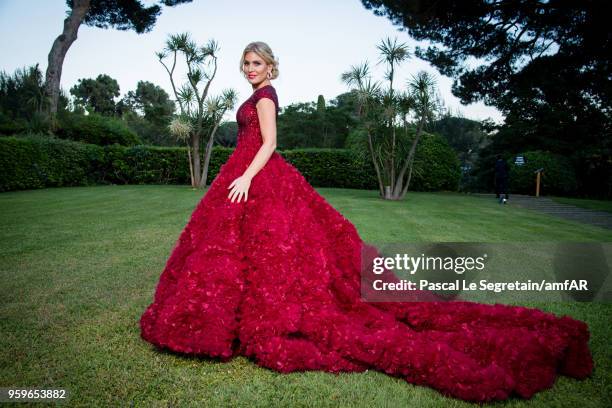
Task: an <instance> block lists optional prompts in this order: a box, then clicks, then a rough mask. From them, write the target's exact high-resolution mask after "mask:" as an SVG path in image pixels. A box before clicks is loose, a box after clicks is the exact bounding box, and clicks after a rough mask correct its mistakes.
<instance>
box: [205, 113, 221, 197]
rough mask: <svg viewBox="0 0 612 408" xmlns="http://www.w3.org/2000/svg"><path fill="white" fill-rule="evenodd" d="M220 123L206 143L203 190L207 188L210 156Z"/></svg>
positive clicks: (216, 125)
mask: <svg viewBox="0 0 612 408" xmlns="http://www.w3.org/2000/svg"><path fill="white" fill-rule="evenodd" d="M221 117H223V114H221V116H220V118H221ZM220 122H221V119H219V121H218V122H217V123H216V124H215V127H214V129H213V130H212V132H210V137H209V138H208V143H206V150H205V151H204V167H203V168H202V177H201V179H200V186H201V187H202V188H206V179H207V178H208V163H210V156H211V155H212V148H213V144H214V142H215V133H217V128H218V127H219V123H220Z"/></svg>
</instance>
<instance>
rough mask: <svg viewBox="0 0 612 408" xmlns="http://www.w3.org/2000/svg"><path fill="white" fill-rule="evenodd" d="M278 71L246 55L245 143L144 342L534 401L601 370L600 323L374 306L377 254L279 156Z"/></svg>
mask: <svg viewBox="0 0 612 408" xmlns="http://www.w3.org/2000/svg"><path fill="white" fill-rule="evenodd" d="M277 65H278V64H277V61H276V60H275V58H274V56H273V54H272V52H271V50H270V49H269V47H268V46H267V45H266V44H265V43H261V42H256V43H251V44H249V46H247V48H246V49H245V50H244V52H243V56H242V58H241V64H240V66H241V70H242V71H243V73H244V75H245V77H247V78H248V81H249V82H250V83H251V85H252V86H253V89H254V92H253V94H252V95H251V96H250V97H249V98H248V99H247V100H246V101H245V102H244V103H243V104H242V105H241V106H240V108H239V109H238V111H237V114H236V118H237V121H238V125H239V130H238V144H237V147H236V149H235V151H234V152H233V153H232V155H231V156H230V158H229V159H228V161H227V162H226V163H225V164H224V165H223V166H222V167H221V170H220V171H219V174H218V175H217V177H216V178H215V180H214V181H213V183H212V184H211V186H210V188H209V190H208V191H207V193H206V194H205V196H204V197H203V198H202V199H201V201H200V202H199V203H198V205H197V207H196V209H195V210H194V211H193V213H192V215H191V218H190V220H189V222H188V223H187V225H186V226H185V228H184V230H183V231H182V233H181V234H180V237H179V239H178V241H177V242H176V244H175V246H174V248H173V250H172V252H171V255H170V257H169V259H168V261H167V263H166V266H165V268H164V270H163V273H162V274H161V277H160V280H159V283H158V284H157V288H156V291H155V296H154V301H153V303H152V304H151V305H150V306H149V307H148V308H147V309H146V311H145V312H144V314H143V315H142V317H141V319H140V328H141V336H142V338H143V339H145V340H146V341H148V342H150V343H152V344H154V345H155V346H157V347H158V348H160V349H169V350H172V351H175V352H181V353H187V354H194V355H201V356H209V357H218V358H220V359H222V360H223V361H227V360H228V359H230V358H232V357H233V356H235V355H243V356H247V357H250V358H252V359H253V360H254V361H255V362H256V363H257V364H259V365H261V366H263V367H268V368H270V369H273V370H277V371H280V372H283V373H288V372H292V371H300V370H324V371H328V372H335V373H337V372H341V371H353V372H358V371H365V370H366V369H375V370H380V371H382V372H385V373H388V374H390V375H393V376H399V377H402V378H404V379H406V380H407V381H408V382H410V383H414V384H423V385H427V386H430V387H433V388H435V389H437V390H439V391H440V392H442V393H444V394H446V395H450V396H454V397H457V398H461V399H465V400H470V401H489V400H501V399H506V398H508V397H509V396H510V395H511V394H517V395H519V396H521V397H524V398H529V397H531V396H532V395H533V394H534V393H535V392H537V391H539V390H542V389H545V388H549V387H551V386H552V384H553V383H554V380H555V377H556V375H557V374H564V375H568V376H572V377H575V378H584V377H587V376H588V375H589V374H590V373H591V372H592V369H593V361H592V358H591V353H590V350H589V347H588V340H589V331H588V327H587V325H586V324H585V323H584V322H582V321H579V320H575V319H573V318H570V317H567V316H563V317H557V316H555V315H553V314H550V313H545V312H543V311H540V310H537V309H530V308H525V307H518V306H506V305H501V304H495V305H488V304H480V303H474V302H459V301H453V302H376V303H374V302H365V301H363V300H362V299H361V293H360V281H361V280H360V268H361V256H362V253H367V252H368V248H369V247H368V246H367V245H366V244H365V243H364V242H363V241H362V240H361V238H360V237H359V234H358V233H357V230H356V228H355V227H354V225H353V224H352V223H351V222H350V221H349V220H348V219H346V218H345V217H344V216H342V214H340V213H339V212H338V211H337V210H336V209H334V208H333V207H332V206H331V205H330V204H329V203H328V202H327V201H326V200H325V199H324V198H323V197H322V196H321V195H319V194H318V193H317V192H316V190H314V189H313V188H312V186H310V184H309V183H308V182H307V181H306V180H305V179H304V177H303V176H302V175H301V174H300V172H299V171H298V170H297V169H296V168H295V167H293V166H292V165H290V164H289V163H287V162H286V161H285V160H284V159H283V157H282V156H280V155H279V154H278V153H276V152H275V151H274V149H275V147H276V116H277V114H278V99H277V95H276V91H275V89H274V87H273V86H272V85H271V84H270V80H271V79H274V78H276V77H277V76H278V68H277ZM364 250H365V252H362V251H364ZM372 250H373V251H374V252H372V251H370V252H372V253H373V254H374V253H375V251H376V250H375V249H372Z"/></svg>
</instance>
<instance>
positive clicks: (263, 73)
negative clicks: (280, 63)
mask: <svg viewBox="0 0 612 408" xmlns="http://www.w3.org/2000/svg"><path fill="white" fill-rule="evenodd" d="M242 71H243V72H244V74H245V75H246V77H247V79H248V80H249V82H250V83H251V84H253V85H255V84H259V83H261V82H262V81H265V80H266V79H268V77H267V75H268V72H270V69H269V67H268V64H266V62H265V61H264V60H263V58H261V57H260V56H259V55H257V54H256V53H254V52H253V51H249V52H247V53H246V54H245V55H244V63H243V65H242Z"/></svg>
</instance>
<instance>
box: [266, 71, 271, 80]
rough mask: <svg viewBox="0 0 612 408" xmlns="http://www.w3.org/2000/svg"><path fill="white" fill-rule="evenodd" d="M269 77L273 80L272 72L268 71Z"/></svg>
mask: <svg viewBox="0 0 612 408" xmlns="http://www.w3.org/2000/svg"><path fill="white" fill-rule="evenodd" d="M267 77H268V79H272V73H271V72H270V71H268V75H267Z"/></svg>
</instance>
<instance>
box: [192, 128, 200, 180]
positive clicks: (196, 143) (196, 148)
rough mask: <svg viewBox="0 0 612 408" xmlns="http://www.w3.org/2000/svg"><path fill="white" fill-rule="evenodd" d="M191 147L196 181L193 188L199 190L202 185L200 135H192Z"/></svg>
mask: <svg viewBox="0 0 612 408" xmlns="http://www.w3.org/2000/svg"><path fill="white" fill-rule="evenodd" d="M191 146H192V148H193V174H194V176H195V180H193V184H192V187H194V188H198V186H199V185H200V135H199V133H194V134H192V135H191Z"/></svg>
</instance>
